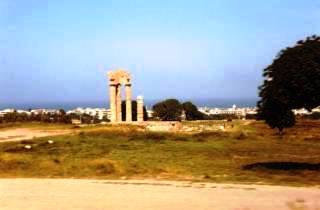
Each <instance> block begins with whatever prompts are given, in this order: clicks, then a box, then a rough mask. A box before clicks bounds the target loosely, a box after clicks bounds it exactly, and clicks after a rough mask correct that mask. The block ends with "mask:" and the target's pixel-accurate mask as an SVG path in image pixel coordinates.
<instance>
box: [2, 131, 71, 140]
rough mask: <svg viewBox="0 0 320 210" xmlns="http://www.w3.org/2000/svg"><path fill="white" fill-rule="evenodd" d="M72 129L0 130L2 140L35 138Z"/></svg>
mask: <svg viewBox="0 0 320 210" xmlns="http://www.w3.org/2000/svg"><path fill="white" fill-rule="evenodd" d="M70 132H71V131H70V130H42V129H31V128H12V129H7V130H0V142H8V141H21V140H29V139H33V138H39V137H46V136H57V135H64V134H68V133H70Z"/></svg>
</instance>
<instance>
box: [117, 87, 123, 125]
mask: <svg viewBox="0 0 320 210" xmlns="http://www.w3.org/2000/svg"><path fill="white" fill-rule="evenodd" d="M121 121H122V111H121V85H117V122H121Z"/></svg>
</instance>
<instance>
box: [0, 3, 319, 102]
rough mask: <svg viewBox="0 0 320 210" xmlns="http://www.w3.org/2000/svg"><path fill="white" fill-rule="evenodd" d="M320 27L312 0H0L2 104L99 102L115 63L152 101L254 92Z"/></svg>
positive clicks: (244, 94) (230, 95)
mask: <svg viewBox="0 0 320 210" xmlns="http://www.w3.org/2000/svg"><path fill="white" fill-rule="evenodd" d="M319 33H320V1H317V0H268V1H260V0H259V1H257V0H247V1H246V0H241V1H240V0H237V1H236V0H233V1H232V0H229V1H228V0H221V1H219V0H216V1H214V0H194V1H188V0H181V1H180V0H154V1H152V0H145V1H142V0H141V1H139V0H127V1H122V0H114V1H111V0H101V1H97V0H90V1H87V0H83V1H81V0H75V1H72V0H69V1H67V0H50V1H45V0H0V72H1V74H0V90H1V91H0V104H1V103H4V102H6V103H8V102H9V103H15V102H31V101H79V100H106V99H107V98H108V95H107V80H106V72H107V70H109V69H113V68H118V67H122V68H126V69H129V70H130V72H131V73H132V75H133V88H134V94H135V95H137V94H143V95H144V96H145V98H149V99H150V98H152V99H154V98H165V97H177V98H233V97H237V98H239V97H246V98H248V97H256V96H257V86H258V85H259V84H260V83H261V82H262V77H261V74H262V70H263V68H264V67H266V66H267V65H268V64H269V63H271V62H272V59H273V58H274V57H275V55H276V54H277V53H278V51H279V50H281V49H282V48H284V47H286V46H289V45H293V44H294V43H295V42H296V41H297V40H299V39H302V38H304V37H306V36H308V35H312V34H319Z"/></svg>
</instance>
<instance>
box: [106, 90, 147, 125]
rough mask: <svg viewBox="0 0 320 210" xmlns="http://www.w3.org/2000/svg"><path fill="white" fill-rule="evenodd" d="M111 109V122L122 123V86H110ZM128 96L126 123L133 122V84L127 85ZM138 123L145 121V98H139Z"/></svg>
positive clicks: (126, 92)
mask: <svg viewBox="0 0 320 210" xmlns="http://www.w3.org/2000/svg"><path fill="white" fill-rule="evenodd" d="M109 94H110V109H111V119H110V120H111V122H121V121H122V109H121V108H122V107H121V102H122V99H121V85H120V84H118V85H114V84H112V85H110V93H109ZM125 94H126V122H132V91H131V84H126V85H125ZM137 121H138V122H142V121H143V98H142V97H141V96H139V97H137Z"/></svg>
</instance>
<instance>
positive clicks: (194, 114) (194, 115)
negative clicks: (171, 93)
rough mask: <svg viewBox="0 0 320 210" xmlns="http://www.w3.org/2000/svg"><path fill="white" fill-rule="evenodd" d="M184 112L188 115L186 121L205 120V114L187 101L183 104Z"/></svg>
mask: <svg viewBox="0 0 320 210" xmlns="http://www.w3.org/2000/svg"><path fill="white" fill-rule="evenodd" d="M182 107H183V110H184V112H185V115H186V120H203V119H204V114H203V113H201V112H199V110H198V108H197V106H196V105H194V104H193V103H192V102H190V101H187V102H184V103H183V104H182Z"/></svg>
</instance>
